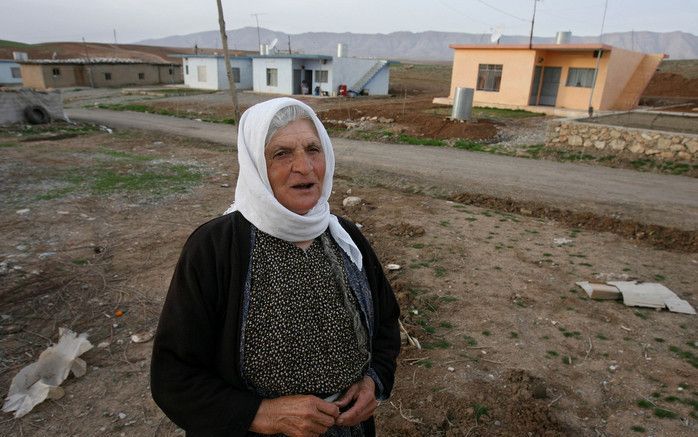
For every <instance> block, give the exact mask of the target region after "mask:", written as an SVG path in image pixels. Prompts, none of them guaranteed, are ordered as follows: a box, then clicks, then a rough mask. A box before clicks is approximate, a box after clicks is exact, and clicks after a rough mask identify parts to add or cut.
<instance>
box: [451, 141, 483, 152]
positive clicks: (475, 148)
mask: <svg viewBox="0 0 698 437" xmlns="http://www.w3.org/2000/svg"><path fill="white" fill-rule="evenodd" d="M453 147H455V148H456V149H462V150H469V151H471V152H491V151H492V148H490V147H487V146H485V145H484V144H480V143H477V142H475V141H469V140H457V141H456V142H455V143H453Z"/></svg>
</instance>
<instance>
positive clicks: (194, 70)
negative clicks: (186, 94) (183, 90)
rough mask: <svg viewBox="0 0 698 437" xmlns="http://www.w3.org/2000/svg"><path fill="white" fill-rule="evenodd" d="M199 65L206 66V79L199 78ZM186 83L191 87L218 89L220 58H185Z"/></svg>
mask: <svg viewBox="0 0 698 437" xmlns="http://www.w3.org/2000/svg"><path fill="white" fill-rule="evenodd" d="M199 67H203V68H205V71H206V77H205V78H204V79H205V80H199V74H198V71H199ZM184 84H185V85H186V86H188V87H191V88H199V89H205V90H217V89H220V88H218V59H217V58H214V57H211V58H184Z"/></svg>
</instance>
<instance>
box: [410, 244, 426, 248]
mask: <svg viewBox="0 0 698 437" xmlns="http://www.w3.org/2000/svg"><path fill="white" fill-rule="evenodd" d="M424 247H425V244H423V243H414V244H413V245H412V248H413V249H424Z"/></svg>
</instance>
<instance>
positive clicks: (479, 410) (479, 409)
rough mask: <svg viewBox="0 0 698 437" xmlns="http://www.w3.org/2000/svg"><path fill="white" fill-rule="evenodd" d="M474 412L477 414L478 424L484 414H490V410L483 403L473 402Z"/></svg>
mask: <svg viewBox="0 0 698 437" xmlns="http://www.w3.org/2000/svg"><path fill="white" fill-rule="evenodd" d="M473 414H474V416H475V423H476V424H477V423H478V421H479V420H480V418H482V417H483V416H487V417H489V416H490V410H489V409H488V408H487V407H486V406H485V405H483V404H473Z"/></svg>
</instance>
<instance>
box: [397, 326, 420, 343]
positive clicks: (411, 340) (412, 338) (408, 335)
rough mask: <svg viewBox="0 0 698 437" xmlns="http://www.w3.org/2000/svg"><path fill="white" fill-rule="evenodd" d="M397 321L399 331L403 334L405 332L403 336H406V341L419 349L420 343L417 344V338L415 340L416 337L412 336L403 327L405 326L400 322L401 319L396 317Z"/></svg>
mask: <svg viewBox="0 0 698 437" xmlns="http://www.w3.org/2000/svg"><path fill="white" fill-rule="evenodd" d="M398 323H399V324H400V331H402V333H403V334H405V338H407V342H408V343H409V344H410V345H411V346H414V347H416V348H417V349H421V348H422V345H420V344H419V340H417V338H416V337H412V336H411V335H410V334H409V332H407V329H405V326H404V325H403V324H402V321H401V320H399V319H398Z"/></svg>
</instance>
